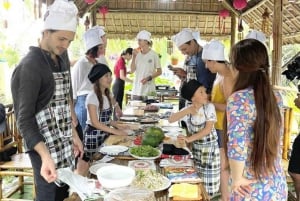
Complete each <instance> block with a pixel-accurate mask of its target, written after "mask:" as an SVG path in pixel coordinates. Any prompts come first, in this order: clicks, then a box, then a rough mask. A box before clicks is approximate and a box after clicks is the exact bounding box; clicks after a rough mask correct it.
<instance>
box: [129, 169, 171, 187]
mask: <svg viewBox="0 0 300 201" xmlns="http://www.w3.org/2000/svg"><path fill="white" fill-rule="evenodd" d="M170 185H171V181H170V180H169V179H168V178H167V177H165V176H163V175H162V174H160V173H158V172H156V171H155V170H137V171H136V176H135V178H134V179H133V181H132V183H131V186H133V187H135V188H138V189H147V190H151V191H154V192H157V191H163V190H165V189H167V188H169V187H170Z"/></svg>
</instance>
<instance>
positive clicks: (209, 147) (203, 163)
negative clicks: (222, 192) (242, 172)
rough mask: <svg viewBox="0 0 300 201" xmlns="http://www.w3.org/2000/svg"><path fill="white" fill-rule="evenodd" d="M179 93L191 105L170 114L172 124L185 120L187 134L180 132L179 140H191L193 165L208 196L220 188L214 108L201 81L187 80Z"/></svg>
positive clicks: (189, 141)
mask: <svg viewBox="0 0 300 201" xmlns="http://www.w3.org/2000/svg"><path fill="white" fill-rule="evenodd" d="M181 96H182V97H183V98H184V99H186V100H188V101H191V102H192V104H191V105H188V106H186V107H184V108H183V109H181V110H180V111H179V112H177V113H174V114H172V115H171V116H170V117H169V119H168V120H169V122H170V123H173V122H175V121H178V120H182V119H185V122H187V128H188V133H191V135H190V136H188V137H187V136H184V135H179V136H178V140H184V141H185V142H186V143H192V153H193V156H194V162H195V166H196V168H197V171H198V173H199V175H200V177H201V179H202V181H203V184H204V187H205V189H206V191H207V193H208V194H209V195H210V196H214V195H215V194H217V193H218V192H219V187H220V169H221V167H220V151H219V150H220V149H219V146H218V136H217V132H216V129H215V128H214V124H215V122H216V121H217V116H216V110H215V107H214V105H213V104H212V103H208V94H207V93H206V88H205V87H204V85H203V84H201V83H199V82H198V81H197V80H190V81H189V82H187V83H186V84H183V86H182V88H181Z"/></svg>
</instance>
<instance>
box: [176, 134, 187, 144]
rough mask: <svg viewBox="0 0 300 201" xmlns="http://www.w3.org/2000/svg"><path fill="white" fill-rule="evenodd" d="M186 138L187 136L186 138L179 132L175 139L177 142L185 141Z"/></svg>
mask: <svg viewBox="0 0 300 201" xmlns="http://www.w3.org/2000/svg"><path fill="white" fill-rule="evenodd" d="M186 139H187V138H186V136H185V135H182V134H179V135H178V136H177V141H178V142H179V143H182V142H186V141H187V140H186Z"/></svg>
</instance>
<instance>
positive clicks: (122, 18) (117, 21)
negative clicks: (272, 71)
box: [74, 0, 300, 44]
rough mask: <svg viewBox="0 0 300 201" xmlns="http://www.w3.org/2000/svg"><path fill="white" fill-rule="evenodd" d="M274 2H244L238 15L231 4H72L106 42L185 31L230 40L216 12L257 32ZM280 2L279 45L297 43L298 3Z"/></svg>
mask: <svg viewBox="0 0 300 201" xmlns="http://www.w3.org/2000/svg"><path fill="white" fill-rule="evenodd" d="M274 1H275V0H248V4H247V7H246V8H244V9H243V10H242V11H238V10H236V9H234V7H233V0H223V1H221V0H176V1H175V0H96V2H95V3H93V4H90V5H89V4H87V3H85V1H84V0H74V2H75V4H76V5H77V7H78V9H79V11H80V16H84V15H85V14H86V13H89V14H91V15H90V16H91V18H92V19H91V21H93V22H92V23H93V24H94V25H95V24H97V25H103V26H105V28H106V32H107V33H108V34H107V36H108V37H110V38H116V37H118V38H134V37H135V36H136V34H137V33H138V32H139V31H140V30H142V29H146V30H148V31H150V32H151V33H152V35H153V36H154V37H165V36H166V37H168V36H171V35H173V34H174V33H177V32H178V31H179V30H181V29H182V28H186V27H189V28H193V29H196V30H199V31H200V33H201V37H202V38H205V39H208V40H209V39H211V38H216V37H218V38H219V37H221V38H230V35H231V32H232V30H231V23H232V20H231V17H227V18H225V19H223V18H220V17H219V11H220V10H222V9H224V8H226V9H228V10H229V11H230V13H231V16H234V17H237V18H238V17H242V19H243V20H244V21H245V22H246V23H247V24H249V25H250V26H251V27H253V28H254V29H257V30H260V29H261V24H262V14H263V13H264V11H265V9H266V8H267V9H268V11H269V13H270V20H271V26H272V21H273V15H272V14H273V13H272V11H273V10H274V4H273V3H274ZM282 1H283V8H282V15H283V27H282V28H283V36H282V37H283V44H291V43H299V42H300V37H299V36H300V1H298V0H295V2H293V3H292V2H289V1H288V0H282ZM101 6H106V7H107V8H108V13H107V14H106V15H105V17H106V19H105V22H104V20H103V16H102V14H101V13H99V12H98V10H99V8H100V7H101ZM235 26H236V25H235ZM244 34H246V33H244Z"/></svg>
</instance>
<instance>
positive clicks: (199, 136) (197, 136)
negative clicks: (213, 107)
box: [185, 121, 215, 143]
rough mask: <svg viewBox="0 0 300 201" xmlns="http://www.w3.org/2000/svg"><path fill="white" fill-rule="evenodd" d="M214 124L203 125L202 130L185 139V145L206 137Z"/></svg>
mask: <svg viewBox="0 0 300 201" xmlns="http://www.w3.org/2000/svg"><path fill="white" fill-rule="evenodd" d="M214 124H215V122H214V121H207V122H206V124H205V127H204V128H203V129H202V130H200V131H199V132H198V133H196V134H194V135H191V136H189V137H185V141H186V142H187V143H191V142H194V141H196V140H200V139H202V138H203V137H204V136H206V135H208V134H209V133H210V132H211V130H212V129H213V127H214Z"/></svg>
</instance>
